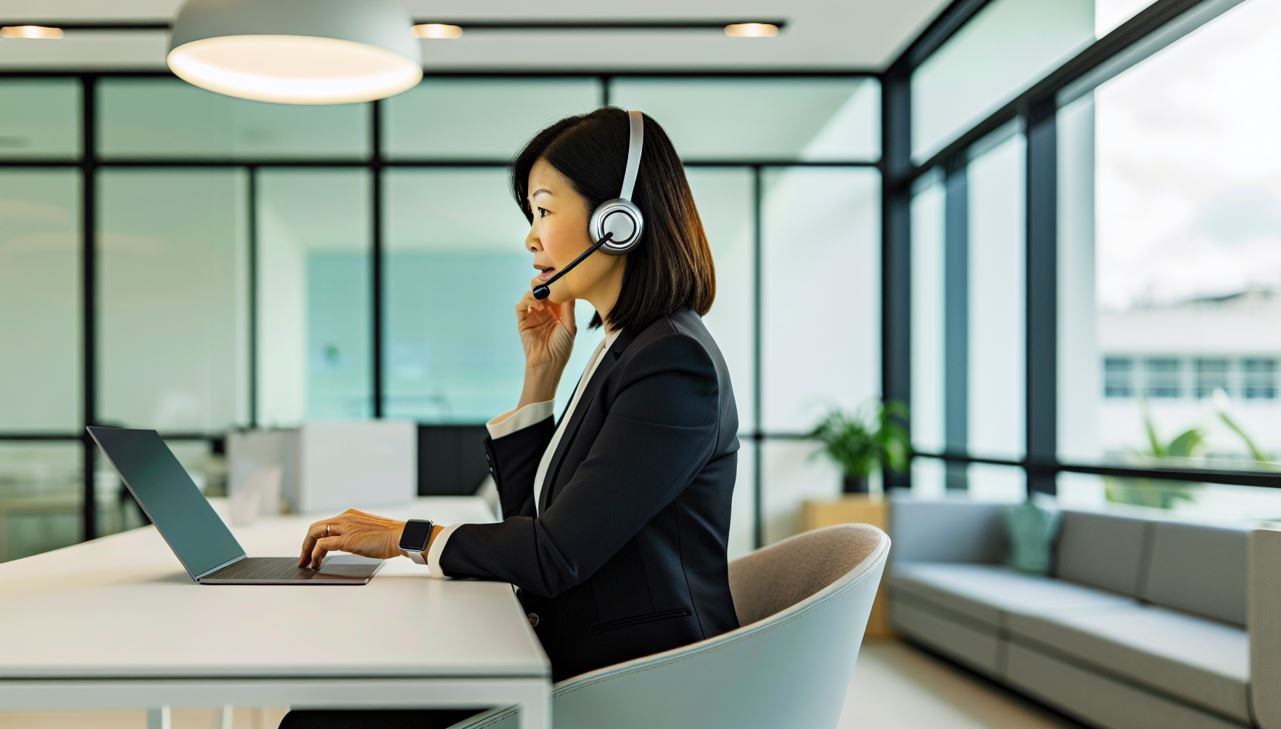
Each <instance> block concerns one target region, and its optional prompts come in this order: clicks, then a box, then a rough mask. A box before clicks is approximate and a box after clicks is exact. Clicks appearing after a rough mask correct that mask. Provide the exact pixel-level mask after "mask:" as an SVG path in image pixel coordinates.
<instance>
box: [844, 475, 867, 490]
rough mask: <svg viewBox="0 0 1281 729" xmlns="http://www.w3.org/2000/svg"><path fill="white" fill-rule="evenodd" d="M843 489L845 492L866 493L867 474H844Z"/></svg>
mask: <svg viewBox="0 0 1281 729" xmlns="http://www.w3.org/2000/svg"><path fill="white" fill-rule="evenodd" d="M844 491H845V493H847V494H865V493H867V476H848V475H847V476H846V477H845V487H844Z"/></svg>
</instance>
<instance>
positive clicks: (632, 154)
mask: <svg viewBox="0 0 1281 729" xmlns="http://www.w3.org/2000/svg"><path fill="white" fill-rule="evenodd" d="M627 129H628V137H627V167H626V168H625V170H624V172H623V191H622V192H620V193H618V196H619V197H621V198H622V199H624V200H627V201H629V202H630V201H631V199H632V189H633V188H634V187H636V172H637V171H638V170H640V159H641V147H643V146H644V144H645V122H644V119H643V118H642V117H641V113H640V112H639V111H636V110H632V111H629V112H627Z"/></svg>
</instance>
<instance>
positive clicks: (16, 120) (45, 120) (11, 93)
mask: <svg viewBox="0 0 1281 729" xmlns="http://www.w3.org/2000/svg"><path fill="white" fill-rule="evenodd" d="M80 88H81V84H80V80H79V79H73V78H51V79H5V80H4V81H0V158H5V157H8V158H27V159H29V158H36V157H43V158H74V157H78V156H79V155H80V138H81V133H80V119H81V114H80V96H81V93H80Z"/></svg>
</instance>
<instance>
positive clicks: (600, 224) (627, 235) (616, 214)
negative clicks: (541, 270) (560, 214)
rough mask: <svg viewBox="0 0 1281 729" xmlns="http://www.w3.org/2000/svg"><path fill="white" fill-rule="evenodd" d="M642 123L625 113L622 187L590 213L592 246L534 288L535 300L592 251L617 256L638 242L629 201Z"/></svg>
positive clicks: (639, 221) (635, 213) (640, 222)
mask: <svg viewBox="0 0 1281 729" xmlns="http://www.w3.org/2000/svg"><path fill="white" fill-rule="evenodd" d="M644 124H645V123H644V117H643V116H642V115H641V113H640V112H639V111H629V112H627V165H626V166H625V167H624V168H623V188H622V191H621V192H619V194H618V197H616V198H614V199H613V200H606V201H605V202H603V203H601V204H600V205H597V206H596V209H595V210H593V211H592V217H591V220H590V221H588V225H587V234H588V236H589V237H591V239H592V247H591V248H588V249H587V250H585V251H583V252H582V253H581V254H579V256H578V258H575V259H574V261H573V263H570V264H569V265H568V266H566V267H564V268H562V269H561V270H559V271H557V272H556V275H554V276H552V277H551V278H549V279H547V281H545V282H543V283H541V284H539V285H538V286H535V287H534V298H535V299H539V300H540V301H541V300H542V299H545V298H547V297H548V296H550V295H551V288H550V287H551V285H552V284H553V283H555V281H556V280H557V279H559V278H560V277H561V276H564V275H565V274H567V273H569V272H570V270H571V269H573V268H574V266H577V265H578V264H579V263H580V262H582V260H583V259H585V258H587V257H588V256H590V255H591V254H592V253H594V252H595V251H597V250H599V249H602V248H603V250H604V251H605V253H607V254H608V255H611V256H621V255H622V254H624V253H626V252H628V251H630V250H632V249H633V248H635V247H636V244H637V243H639V242H640V237H641V231H643V230H644V229H645V218H644V216H643V215H641V211H640V208H638V207H636V204H635V203H633V202H632V199H631V198H632V190H633V189H635V187H636V173H637V172H638V171H640V160H641V148H642V147H643V146H644V141H645V127H644ZM607 244H608V245H607Z"/></svg>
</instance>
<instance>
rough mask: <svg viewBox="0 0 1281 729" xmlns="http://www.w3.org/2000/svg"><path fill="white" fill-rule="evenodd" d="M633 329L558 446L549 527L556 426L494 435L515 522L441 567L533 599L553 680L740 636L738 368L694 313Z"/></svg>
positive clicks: (496, 464)
mask: <svg viewBox="0 0 1281 729" xmlns="http://www.w3.org/2000/svg"><path fill="white" fill-rule="evenodd" d="M630 329H631V328H624V330H623V331H622V332H620V333H619V335H618V338H617V339H615V340H614V343H613V345H612V346H611V347H610V348H609V350H608V351H607V352H606V353H605V354H604V355H603V356H602V359H601V362H600V364H599V365H598V366H597V368H596V371H595V372H594V373H593V374H592V378H591V380H590V381H588V383H587V385H586V388H585V389H584V390H583V394H582V395H581V396H580V398H579V403H578V407H577V408H575V410H574V413H573V416H572V417H571V418H570V421H569V423H568V425H567V426H566V428H565V432H564V433H562V434H561V440H560V442H559V444H558V445H557V448H556V452H555V454H554V455H553V457H552V460H551V462H550V464H549V466H548V469H547V474H546V479H545V482H544V484H543V488H542V491H541V494H540V506H539V512H538V516H535V515H534V514H535V512H534V483H533V482H534V475H535V473H536V471H537V469H538V463H539V461H540V460H541V459H542V456H543V452H544V451H545V450H546V449H547V446H548V444H549V443H550V442H551V439H552V435H553V433H554V432H555V424H554V423H553V422H552V418H550V417H548V418H544V419H543V420H542V421H540V422H538V423H536V424H534V425H531V426H528V427H525V428H522V429H520V430H518V431H516V432H514V433H510V434H508V435H506V436H503V437H501V438H499V439H497V440H494V439H493V438H491V437H488V436H486V438H485V440H484V445H485V452H486V455H487V457H488V459H489V465H490V472H491V473H492V474H493V475H494V482H495V484H496V485H497V486H498V494H499V501H500V504H501V506H502V512H503V516H504V519H503V520H502V521H501V522H498V523H495V524H464V525H462V526H459V527H458V528H457V529H455V530H454V532H453V534H451V535H450V537H449V541H447V542H446V543H445V548H444V550H443V551H442V552H441V555H440V566H441V569H442V571H443V572H444V573H445V575H447V576H449V577H474V578H480V579H487V580H501V581H504V582H510V583H512V584H514V585H516V586H517V587H519V588H520V591H519V593H518V594H519V596H520V600H521V602H522V603H523V604H524V606H525V610H526V612H527V613H528V618H529V621H530V623H531V624H532V625H533V626H534V630H535V632H536V633H537V634H538V638H539V640H541V641H542V644H543V649H544V650H545V651H547V655H548V657H549V658H550V659H551V664H552V680H553V681H560V680H562V679H564V678H568V677H569V676H573V675H576V674H579V673H582V672H584V671H589V670H592V669H595V668H599V667H601V666H607V665H610V664H614V663H618V662H620V661H625V660H628V659H631V658H635V657H637V656H643V655H648V654H650V653H656V652H658V651H663V650H667V649H669V648H675V647H678V646H682V645H687V644H689V643H693V642H696V641H699V640H702V639H704V638H710V637H712V636H715V635H719V634H720V633H723V632H725V631H727V630H732V629H734V628H737V627H738V618H737V616H736V615H735V613H734V603H733V600H732V599H731V598H730V592H729V579H728V571H727V562H726V540H727V539H728V536H729V522H730V504H731V499H732V496H733V493H734V480H735V476H736V474H737V466H738V446H739V443H738V435H737V434H738V410H737V408H736V406H735V404H734V391H733V389H732V388H731V387H730V380H729V372H728V370H727V369H726V367H725V361H724V359H723V358H722V357H721V353H720V349H719V348H718V347H717V346H716V342H715V341H714V340H713V339H712V337H711V335H710V334H709V333H708V332H707V328H706V327H704V326H703V320H702V318H701V317H700V316H699V315H698V314H697V312H695V311H693V310H691V309H684V310H681V311H678V312H676V313H673V314H670V315H668V316H663V317H660V318H659V319H657V320H656V321H654V322H653V323H651V324H650V325H648V326H646V327H643V328H639V329H638V330H637V331H631V330H630ZM562 417H564V416H563V415H562Z"/></svg>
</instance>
